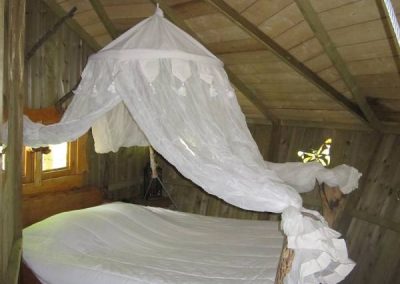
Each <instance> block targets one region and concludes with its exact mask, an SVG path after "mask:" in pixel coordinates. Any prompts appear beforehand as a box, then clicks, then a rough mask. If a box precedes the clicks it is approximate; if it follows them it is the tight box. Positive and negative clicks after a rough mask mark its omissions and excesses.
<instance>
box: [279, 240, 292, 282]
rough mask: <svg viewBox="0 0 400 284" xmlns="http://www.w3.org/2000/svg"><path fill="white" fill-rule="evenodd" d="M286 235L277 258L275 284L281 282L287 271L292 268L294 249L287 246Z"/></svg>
mask: <svg viewBox="0 0 400 284" xmlns="http://www.w3.org/2000/svg"><path fill="white" fill-rule="evenodd" d="M287 243H288V242H287V237H286V236H285V239H284V241H283V247H282V252H281V257H280V259H279V264H278V268H277V271H276V276H275V284H283V280H284V279H285V276H286V275H287V274H288V273H289V271H290V269H291V268H292V263H293V258H294V250H292V249H290V248H288V247H287Z"/></svg>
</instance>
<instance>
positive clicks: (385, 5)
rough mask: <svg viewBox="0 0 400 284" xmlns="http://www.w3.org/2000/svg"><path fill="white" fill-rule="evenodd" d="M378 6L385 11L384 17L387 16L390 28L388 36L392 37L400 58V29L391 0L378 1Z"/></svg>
mask: <svg viewBox="0 0 400 284" xmlns="http://www.w3.org/2000/svg"><path fill="white" fill-rule="evenodd" d="M377 4H378V8H379V9H380V10H383V11H384V15H385V16H386V20H387V22H388V25H389V27H390V28H389V32H388V34H389V36H390V35H391V36H392V39H393V44H394V45H395V46H396V50H397V55H399V56H400V27H399V22H398V21H397V18H396V13H395V11H394V8H393V5H392V3H391V1H390V0H381V1H377Z"/></svg>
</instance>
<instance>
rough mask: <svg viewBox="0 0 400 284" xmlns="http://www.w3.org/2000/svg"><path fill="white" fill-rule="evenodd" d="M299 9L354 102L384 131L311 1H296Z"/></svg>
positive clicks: (378, 129)
mask: <svg viewBox="0 0 400 284" xmlns="http://www.w3.org/2000/svg"><path fill="white" fill-rule="evenodd" d="M296 4H297V7H299V9H300V11H301V12H302V13H303V16H304V18H305V20H306V21H307V23H308V25H309V26H310V28H311V29H312V30H313V31H314V35H315V37H316V38H317V39H318V41H319V43H320V44H321V45H322V47H323V48H324V51H325V54H326V55H327V56H328V57H329V59H330V60H331V61H332V63H333V65H334V66H335V68H336V70H337V71H338V73H339V75H340V76H341V77H342V79H343V81H344V82H345V84H346V86H347V88H348V89H349V90H350V92H351V94H352V95H353V98H354V100H355V101H356V102H357V104H358V106H359V107H360V109H361V111H362V112H363V114H364V116H365V117H366V119H367V120H368V122H369V124H370V125H371V127H372V128H374V129H375V130H377V131H382V123H381V122H380V121H379V119H378V118H377V117H376V114H375V113H374V111H373V110H372V109H371V107H370V105H369V104H368V102H367V100H366V99H365V97H364V96H363V95H362V94H361V91H360V89H359V88H358V85H357V82H356V80H355V79H354V77H353V75H352V74H351V73H350V70H349V69H348V68H347V64H346V63H345V62H344V60H343V58H342V56H341V55H340V54H339V52H338V51H337V49H336V47H335V44H334V43H333V41H332V39H331V37H330V36H329V35H328V32H327V31H326V30H325V28H324V26H323V24H322V22H321V20H320V18H319V16H318V14H317V12H316V11H315V10H314V8H313V7H312V5H311V3H310V1H307V0H296Z"/></svg>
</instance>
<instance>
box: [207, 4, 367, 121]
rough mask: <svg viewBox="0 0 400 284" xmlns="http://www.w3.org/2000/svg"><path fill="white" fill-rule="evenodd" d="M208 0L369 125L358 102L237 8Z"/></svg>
mask: <svg viewBox="0 0 400 284" xmlns="http://www.w3.org/2000/svg"><path fill="white" fill-rule="evenodd" d="M206 2H208V3H210V4H211V5H213V6H214V7H215V8H217V9H218V10H219V11H220V12H221V13H222V14H224V15H225V16H226V17H228V18H229V19H230V20H231V21H232V22H233V23H234V24H236V25H237V26H239V27H240V28H242V29H243V30H244V31H246V32H247V33H248V34H249V35H251V36H252V37H254V38H255V39H257V40H258V41H259V42H260V43H262V44H263V45H264V46H266V47H267V48H268V49H269V50H271V51H272V52H273V53H274V54H275V55H277V56H278V57H279V58H280V59H281V60H282V61H283V62H285V63H286V64H288V65H289V66H290V67H291V68H293V69H294V70H295V71H297V72H298V73H299V74H300V75H302V76H303V77H304V78H305V79H307V80H308V81H310V82H311V83H312V84H314V85H315V86H316V87H318V88H319V89H320V90H322V91H323V92H324V93H325V94H327V95H328V96H330V97H331V98H332V99H334V100H335V101H336V102H338V103H339V104H341V105H342V106H343V107H345V109H346V110H348V111H350V112H351V113H352V114H354V115H355V116H356V117H357V118H359V119H360V120H361V121H362V122H363V123H366V124H367V125H369V122H368V120H367V118H366V116H365V115H364V113H363V111H362V110H361V109H360V107H359V106H358V105H357V104H355V103H354V102H352V101H351V100H349V99H348V98H347V97H346V96H344V95H343V94H342V93H340V92H338V91H337V90H336V89H335V88H333V87H332V86H331V85H330V84H329V83H327V82H326V81H325V80H323V79H322V78H321V77H319V76H318V75H317V74H316V73H314V72H313V71H312V70H311V69H310V68H308V67H307V66H305V65H304V64H303V63H302V62H300V61H299V60H297V59H296V58H295V57H294V56H293V55H291V54H290V53H289V52H288V51H287V50H285V49H284V48H283V47H281V46H280V45H279V44H278V43H276V42H275V41H274V40H273V39H272V38H271V37H269V36H267V35H266V34H265V33H264V32H262V31H261V30H260V29H259V28H258V27H257V26H255V25H254V24H252V23H251V22H250V21H249V20H247V19H246V18H245V17H243V16H242V15H241V14H240V13H238V12H237V11H236V10H235V9H233V8H232V7H231V6H229V5H228V4H226V3H225V2H224V1H223V0H206Z"/></svg>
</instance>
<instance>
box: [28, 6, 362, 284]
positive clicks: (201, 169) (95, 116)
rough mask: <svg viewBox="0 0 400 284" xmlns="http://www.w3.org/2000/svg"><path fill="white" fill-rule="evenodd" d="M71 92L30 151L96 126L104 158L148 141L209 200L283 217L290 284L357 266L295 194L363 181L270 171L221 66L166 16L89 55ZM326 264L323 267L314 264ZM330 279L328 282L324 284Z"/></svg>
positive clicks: (308, 171) (336, 174)
mask: <svg viewBox="0 0 400 284" xmlns="http://www.w3.org/2000/svg"><path fill="white" fill-rule="evenodd" d="M75 93H76V95H75V97H74V98H73V101H72V103H71V105H70V106H69V107H68V109H67V111H66V113H65V115H64V116H63V118H62V120H61V122H60V123H58V124H56V125H51V126H42V125H40V124H33V123H31V122H26V123H25V127H26V132H25V134H26V135H25V136H24V139H25V143H26V144H28V145H41V144H47V143H48V144H53V143H60V142H63V141H70V140H74V139H76V138H77V137H79V136H80V135H82V134H83V133H85V132H86V131H87V130H88V129H89V128H90V127H93V134H94V139H95V143H96V150H97V151H99V152H107V151H116V150H117V149H118V148H119V147H121V146H134V145H140V146H143V145H147V141H148V142H149V143H150V144H151V145H152V146H153V147H154V148H155V149H156V150H157V151H158V152H159V153H160V154H161V155H162V156H164V157H165V158H166V159H167V160H168V161H169V162H170V163H171V164H173V165H174V166H175V167H176V168H177V169H178V170H179V171H180V172H181V173H182V174H183V175H184V176H185V177H187V178H189V179H191V180H192V181H193V182H194V183H196V184H198V185H199V186H201V187H202V188H203V189H204V190H206V191H207V192H209V193H211V194H214V195H216V196H218V197H220V198H222V199H224V200H225V201H227V202H229V203H231V204H233V205H236V206H238V207H240V208H243V209H248V210H255V211H268V212H277V213H281V212H286V213H285V214H283V229H284V231H285V233H286V234H287V235H289V236H291V238H292V239H293V241H291V240H292V239H289V240H290V241H289V247H292V248H294V249H296V260H295V265H294V269H292V271H291V272H290V275H289V276H288V278H287V281H288V282H287V283H319V281H321V282H322V283H335V282H334V281H336V282H338V281H340V280H341V279H342V278H341V277H337V275H342V274H340V273H342V271H343V269H342V266H341V264H345V265H347V264H349V263H352V262H351V260H349V259H348V258H347V252H346V250H345V244H344V241H343V240H341V241H340V242H341V245H340V246H338V245H337V243H338V242H339V240H338V239H337V238H338V237H339V235H338V233H332V232H333V231H332V230H331V229H329V228H328V226H327V225H326V224H325V223H324V222H321V221H318V222H317V221H315V222H312V223H310V222H309V220H308V219H307V218H306V217H302V216H301V215H299V214H300V211H301V210H302V200H301V197H300V195H299V194H298V192H297V191H299V192H304V191H307V190H311V189H312V188H313V186H314V181H315V179H316V178H318V179H319V180H320V182H327V183H328V184H329V185H331V186H334V185H339V186H340V187H341V188H342V189H345V191H346V192H347V191H350V190H352V189H354V188H355V187H356V186H357V182H358V178H359V174H358V172H357V171H356V170H355V169H353V168H350V167H347V166H342V167H340V168H336V169H334V170H326V169H323V168H321V167H320V166H318V165H316V164H309V165H308V164H302V163H288V164H272V163H265V162H264V161H263V159H262V156H261V154H260V152H259V150H258V148H257V145H256V143H255V142H254V140H253V138H252V136H251V134H250V132H249V130H248V128H247V125H246V122H245V117H244V115H243V113H242V112H241V110H240V107H239V105H238V102H237V100H236V97H235V95H234V91H233V88H232V87H231V85H230V84H229V81H228V78H227V76H226V73H225V71H224V69H223V67H222V63H221V62H220V61H219V60H218V59H217V58H216V57H215V56H213V55H212V54H211V53H210V52H209V51H207V50H206V49H205V48H204V47H203V46H201V45H200V44H199V43H198V42H196V41H195V40H194V39H192V38H191V37H190V36H188V35H187V34H186V33H184V32H183V31H181V30H180V29H178V28H177V27H175V26H174V25H172V24H171V23H170V22H168V21H167V20H166V19H164V18H163V17H162V16H161V12H160V11H158V12H157V13H156V14H155V15H154V16H152V17H150V18H149V19H147V20H145V21H143V22H141V23H140V24H138V25H137V26H135V27H134V28H132V29H131V30H129V31H128V32H127V33H125V34H124V35H122V36H121V37H120V38H118V39H117V40H115V41H114V42H112V43H111V44H109V45H108V46H106V47H105V48H104V49H103V50H102V51H100V52H99V53H98V54H96V55H94V56H92V57H91V58H90V59H89V62H88V64H87V66H86V68H85V70H84V72H83V74H82V81H81V83H80V85H79V87H78V89H77V90H76V92H75ZM132 118H133V119H132ZM146 139H147V140H146ZM296 190H297V191H296ZM291 220H296V223H295V224H296V225H297V226H301V228H299V229H298V230H293V229H292V228H291V226H288V225H287V224H293V222H292V223H291V222H290V221H291ZM285 224H286V225H285ZM304 234H307V236H309V237H304ZM327 235H329V240H326V238H327ZM295 240H302V241H301V242H300V241H295ZM320 243H323V244H324V245H318V244H320ZM335 251H337V253H338V254H340V257H337V255H336V254H335V253H333V252H335ZM320 258H323V260H324V264H325V265H323V266H321V265H320V266H311V265H310V263H311V262H313V261H314V260H315V259H320ZM347 267H348V266H347ZM328 268H329V269H328ZM331 270H333V271H334V273H331ZM339 271H341V272H339ZM335 273H336V274H335ZM325 274H327V275H328V274H329V277H330V278H329V281H328V280H326V281H325V280H324V278H323V277H322V278H321V277H320V275H325ZM335 275H336V276H335ZM327 279H328V278H327ZM332 279H333V280H332ZM335 279H336V280H335Z"/></svg>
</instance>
